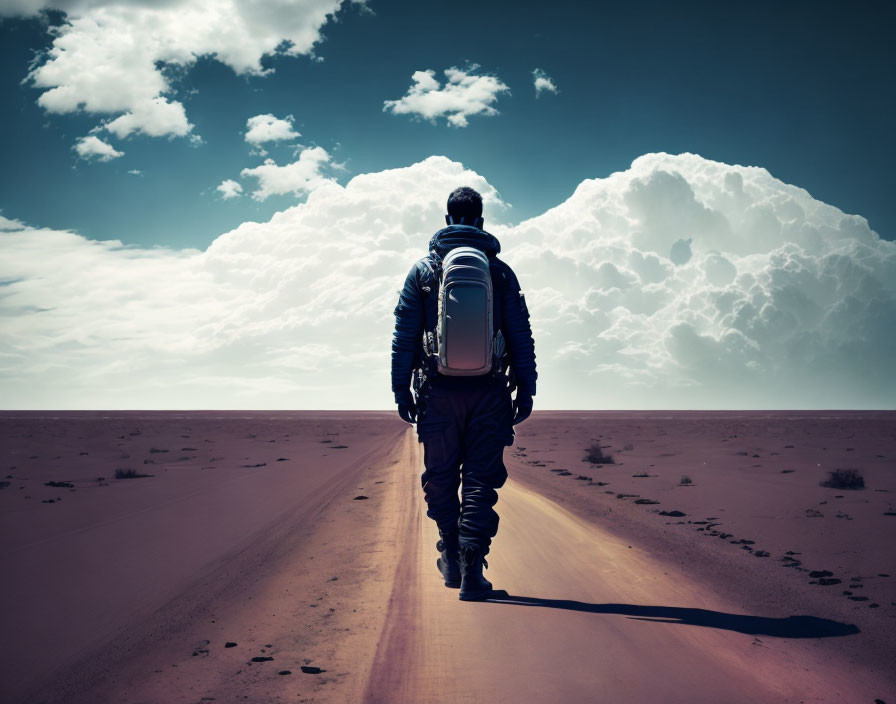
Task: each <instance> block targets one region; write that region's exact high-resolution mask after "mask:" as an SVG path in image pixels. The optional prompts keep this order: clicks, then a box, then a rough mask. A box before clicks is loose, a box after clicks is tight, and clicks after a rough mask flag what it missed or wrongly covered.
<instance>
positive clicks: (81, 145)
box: [74, 134, 124, 161]
mask: <svg viewBox="0 0 896 704" xmlns="http://www.w3.org/2000/svg"><path fill="white" fill-rule="evenodd" d="M74 150H75V151H76V152H77V153H78V156H79V157H81V158H82V159H84V160H86V161H89V160H90V159H96V160H97V161H111V160H112V159H117V158H118V157H120V156H124V152H120V151H118V150H117V149H115V147H113V146H112V145H111V144H109V143H108V142H104V141H103V140H101V139H100V138H99V137H97V136H95V135H92V134H91V135H87V136H86V137H81V139H79V140H78V141H77V143H76V144H75V146H74Z"/></svg>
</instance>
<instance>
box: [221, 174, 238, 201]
mask: <svg viewBox="0 0 896 704" xmlns="http://www.w3.org/2000/svg"><path fill="white" fill-rule="evenodd" d="M216 190H217V191H218V192H219V193H220V194H221V197H222V198H223V199H224V200H230V199H231V198H239V197H240V196H241V195H243V187H242V186H241V185H240V184H238V183H237V182H236V181H234V180H233V179H232V178H227V179H224V180H223V181H221V183H220V184H219V185H218V188H217V189H216Z"/></svg>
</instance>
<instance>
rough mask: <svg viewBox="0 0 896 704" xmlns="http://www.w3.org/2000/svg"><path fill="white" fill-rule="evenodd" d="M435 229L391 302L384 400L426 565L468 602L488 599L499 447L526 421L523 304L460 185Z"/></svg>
mask: <svg viewBox="0 0 896 704" xmlns="http://www.w3.org/2000/svg"><path fill="white" fill-rule="evenodd" d="M445 220H446V223H447V225H448V227H445V228H443V229H441V230H439V231H438V232H436V233H435V235H433V237H432V239H430V241H429V253H428V254H427V255H426V256H425V257H423V258H421V259H420V260H419V261H418V262H417V263H416V264H414V266H413V267H411V271H410V273H409V274H408V276H407V279H406V280H405V283H404V287H403V289H402V291H401V293H400V295H399V299H398V305H397V306H396V308H395V332H394V335H393V339H392V391H393V392H394V393H395V401H396V403H397V404H398V413H399V415H400V416H401V417H402V418H403V419H404V420H405V421H407V422H408V423H414V422H416V424H417V435H418V439H419V441H420V442H422V443H423V455H424V460H423V461H424V466H425V471H424V472H423V475H422V476H421V482H422V485H423V494H424V498H425V500H426V503H427V506H428V508H427V511H426V515H427V516H429V517H430V518H431V519H433V520H434V521H435V522H436V525H437V526H438V529H439V537H440V540H439V542H438V543H437V548H438V550H439V552H440V555H439V557H438V559H437V560H436V564H437V566H438V568H439V571H440V572H441V574H442V577H443V578H444V580H445V585H446V586H448V587H458V586H459V587H460V598H461V599H462V600H465V601H471V600H477V599H484V598H486V597H487V596H489V594H490V593H491V589H492V585H491V583H490V582H489V581H488V580H487V579H485V577H484V576H483V575H482V568H483V566H485V567H488V563H487V562H486V561H485V559H484V558H485V555H486V554H488V552H489V546H490V545H491V540H492V538H493V537H494V536H495V534H496V533H497V530H498V514H497V513H495V511H494V506H495V503H496V502H497V500H498V494H497V491H496V489H498V488H500V487H501V486H503V484H504V482H505V480H506V479H507V469H506V468H505V466H504V459H503V455H504V448H505V447H506V446H508V445H511V444H513V438H514V431H513V426H514V425H516V424H517V423H520V422H522V421H523V420H525V419H526V418H527V417H528V416H529V414H530V413H531V412H532V397H533V396H534V395H535V380H536V378H537V376H538V375H537V373H536V371H535V345H534V342H533V340H532V331H531V328H530V325H529V311H528V309H527V308H526V300H525V297H524V296H523V293H522V291H521V290H520V285H519V282H518V281H517V278H516V275H515V274H514V272H513V270H512V269H511V268H510V267H509V266H508V265H507V264H506V263H505V262H503V261H501V260H500V259H498V257H497V255H498V253H499V252H500V251H501V245H500V243H499V242H498V240H497V238H496V237H494V236H493V235H491V234H489V233H488V232H486V231H485V230H483V229H482V226H483V224H484V222H483V219H482V197H481V196H480V195H479V193H477V192H476V191H475V190H473V189H472V188H468V187H462V188H458V189H457V190H455V191H453V192H452V193H451V195H450V196H449V197H448V213H447V215H446V216H445ZM411 386H413V390H414V393H413V394H412V393H411ZM514 390H516V398H515V399H512V396H511V394H512V393H513V391H514ZM459 488H460V493H461V497H460V499H459V498H458V489H459Z"/></svg>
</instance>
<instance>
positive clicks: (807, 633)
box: [485, 590, 859, 638]
mask: <svg viewBox="0 0 896 704" xmlns="http://www.w3.org/2000/svg"><path fill="white" fill-rule="evenodd" d="M485 601H487V602H489V603H493V604H513V605H516V606H540V607H544V608H549V609H565V610H567V611H582V612H585V613H591V614H621V615H623V616H628V617H629V618H631V619H634V620H638V621H652V622H655V623H681V624H685V625H688V626H705V627H707V628H719V629H723V630H726V631H736V632H738V633H746V634H749V635H755V636H774V637H775V638H831V637H836V636H849V635H854V634H856V633H859V628H858V626H856V625H854V624H851V623H840V622H839V621H832V620H831V619H827V618H819V617H817V616H788V617H786V618H769V617H766V616H747V615H743V614H726V613H723V612H721V611H709V610H707V609H688V608H682V607H677V606H639V605H638V604H589V603H587V602H584V601H572V600H569V599H539V598H538V597H533V596H515V595H513V594H508V593H507V592H506V591H504V590H495V591H493V592H492V595H491V596H490V597H489V598H488V599H486V600H485Z"/></svg>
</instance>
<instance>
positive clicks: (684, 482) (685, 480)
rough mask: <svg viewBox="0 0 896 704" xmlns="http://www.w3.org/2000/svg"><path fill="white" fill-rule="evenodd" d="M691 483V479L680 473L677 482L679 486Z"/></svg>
mask: <svg viewBox="0 0 896 704" xmlns="http://www.w3.org/2000/svg"><path fill="white" fill-rule="evenodd" d="M693 483H694V482H693V480H692V479H691V478H690V477H689V476H688V475H687V474H682V475H681V481H680V482H679V484H680V485H681V486H687V485H688V484H693Z"/></svg>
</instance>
